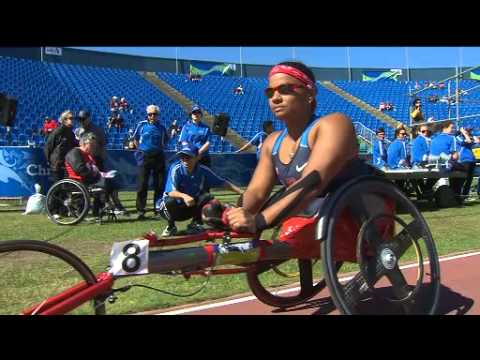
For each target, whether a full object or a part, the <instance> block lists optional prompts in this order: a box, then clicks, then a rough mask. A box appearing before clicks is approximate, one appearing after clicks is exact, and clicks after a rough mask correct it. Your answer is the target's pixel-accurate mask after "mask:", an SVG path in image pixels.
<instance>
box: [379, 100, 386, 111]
mask: <svg viewBox="0 0 480 360" xmlns="http://www.w3.org/2000/svg"><path fill="white" fill-rule="evenodd" d="M378 110H380V111H381V112H383V111H385V103H384V102H383V101H382V102H381V103H380V105H379V106H378Z"/></svg>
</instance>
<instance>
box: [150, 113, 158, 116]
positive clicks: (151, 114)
mask: <svg viewBox="0 0 480 360" xmlns="http://www.w3.org/2000/svg"><path fill="white" fill-rule="evenodd" d="M153 115H158V113H150V114H148V116H153Z"/></svg>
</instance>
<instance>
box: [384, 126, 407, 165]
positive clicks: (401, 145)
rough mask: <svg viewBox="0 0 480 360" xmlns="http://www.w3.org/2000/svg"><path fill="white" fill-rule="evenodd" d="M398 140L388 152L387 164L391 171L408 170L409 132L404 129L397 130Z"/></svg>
mask: <svg viewBox="0 0 480 360" xmlns="http://www.w3.org/2000/svg"><path fill="white" fill-rule="evenodd" d="M395 137H396V139H395V140H394V141H393V142H392V143H391V144H390V146H389V147H388V150H387V164H388V167H389V168H390V169H401V168H407V167H408V166H409V164H408V158H407V140H406V139H407V131H406V130H405V129H404V128H403V127H399V128H397V129H396V130H395Z"/></svg>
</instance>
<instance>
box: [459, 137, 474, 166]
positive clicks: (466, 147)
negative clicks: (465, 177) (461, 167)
mask: <svg viewBox="0 0 480 360" xmlns="http://www.w3.org/2000/svg"><path fill="white" fill-rule="evenodd" d="M456 141H457V145H458V146H459V147H460V151H459V153H460V159H459V161H460V162H461V163H464V162H476V159H475V155H474V154H473V151H472V147H473V145H474V143H473V142H471V143H467V142H465V137H464V136H463V135H459V136H457V137H456Z"/></svg>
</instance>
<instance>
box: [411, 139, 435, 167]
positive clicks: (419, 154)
mask: <svg viewBox="0 0 480 360" xmlns="http://www.w3.org/2000/svg"><path fill="white" fill-rule="evenodd" d="M431 142H432V139H430V138H427V137H425V136H423V135H418V136H417V137H416V138H415V140H413V148H412V164H413V165H418V164H420V163H421V162H422V161H427V158H428V155H430V145H431Z"/></svg>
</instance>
